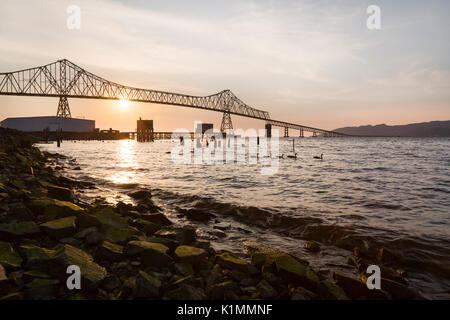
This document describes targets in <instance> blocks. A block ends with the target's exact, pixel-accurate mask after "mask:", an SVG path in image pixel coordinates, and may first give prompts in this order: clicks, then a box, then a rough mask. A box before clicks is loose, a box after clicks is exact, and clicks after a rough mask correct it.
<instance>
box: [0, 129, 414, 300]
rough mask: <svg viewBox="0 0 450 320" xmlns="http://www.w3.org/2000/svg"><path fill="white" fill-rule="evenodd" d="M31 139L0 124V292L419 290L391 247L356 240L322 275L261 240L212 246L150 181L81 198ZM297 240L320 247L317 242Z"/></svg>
mask: <svg viewBox="0 0 450 320" xmlns="http://www.w3.org/2000/svg"><path fill="white" fill-rule="evenodd" d="M32 143H33V141H32V140H30V139H29V138H27V137H26V136H22V135H21V134H19V133H17V132H14V131H10V130H3V129H1V130H0V163H1V166H0V288H1V289H0V300H9V299H12V300H18V299H38V300H47V299H68V300H69V299H70V300H72V299H76V300H79V299H100V300H117V299H174V300H203V299H235V300H238V299H240V300H243V299H285V300H288V299H292V300H315V299H333V300H346V299H349V298H350V299H413V298H416V297H417V295H415V293H414V292H413V291H412V290H411V289H410V288H409V287H408V282H407V280H405V274H404V273H401V272H396V271H395V270H392V269H390V268H389V264H391V263H392V261H393V260H395V259H397V257H395V256H393V255H392V254H390V253H389V252H388V251H387V250H381V251H379V252H376V254H375V255H370V254H368V255H363V254H361V252H360V251H358V250H355V254H354V257H353V259H354V261H353V259H352V261H353V262H354V265H348V267H349V268H354V269H355V270H354V272H353V273H352V274H344V273H340V272H332V271H331V272H327V273H326V274H328V275H325V273H323V272H319V271H318V270H314V269H313V268H312V267H310V266H309V264H308V262H307V261H305V260H303V259H300V258H299V257H295V256H292V255H290V254H288V253H285V252H281V251H278V250H276V249H274V248H270V247H267V246H265V245H264V244H262V243H253V244H248V245H247V253H248V254H247V256H242V255H239V256H238V255H236V254H235V253H231V252H225V251H221V252H216V251H215V250H214V249H213V248H212V247H211V244H210V242H209V241H204V240H202V239H199V238H198V234H197V230H196V229H195V228H194V227H191V226H178V225H175V224H173V222H172V221H171V219H169V217H168V216H167V215H166V213H165V212H164V210H163V209H162V208H159V207H157V206H156V205H155V204H154V203H153V202H152V199H151V197H152V194H151V191H150V190H144V189H138V190H135V191H133V192H130V193H128V196H129V197H130V198H131V199H133V201H135V202H134V204H125V203H123V202H119V203H117V204H116V205H115V206H113V205H109V204H106V203H103V202H101V201H100V202H95V201H93V202H92V203H87V202H85V201H81V200H79V198H78V197H77V192H79V191H81V190H82V188H87V187H89V188H92V187H93V186H92V185H87V184H83V183H82V182H80V181H74V180H71V179H68V178H64V177H62V176H61V175H58V174H57V173H56V172H54V170H53V169H52V168H51V167H50V166H48V165H47V163H48V161H49V159H52V158H56V157H60V155H55V154H49V153H42V152H40V151H39V150H38V149H37V148H34V147H33V146H32ZM80 188H81V190H80ZM182 214H184V215H185V216H186V217H187V219H189V220H193V221H197V222H199V223H211V221H210V220H211V219H212V218H214V215H212V214H210V213H209V212H208V211H205V210H203V209H202V210H193V211H186V212H183V213H182ZM251 214H252V212H250V211H249V215H248V218H249V219H251ZM255 214H260V212H256V213H255ZM230 227H231V226H230V225H229V224H227V223H222V222H220V221H214V229H215V230H216V231H217V233H219V232H220V233H221V234H225V235H226V232H227V230H229V229H230ZM218 236H219V235H218ZM221 236H222V235H221ZM344 240H345V239H344ZM344 240H342V241H344ZM318 242H319V240H318ZM347 245H348V246H349V247H351V244H350V243H349V244H347ZM305 249H306V250H309V251H313V252H315V254H321V248H320V245H319V243H316V242H314V243H311V244H309V245H307V246H305ZM351 249H353V248H351ZM374 262H377V263H386V267H383V268H385V269H383V279H382V290H369V289H368V288H367V286H366V285H365V282H364V281H365V280H364V277H363V276H361V277H359V278H358V277H355V275H354V273H357V274H362V273H363V271H365V270H364V268H365V267H366V266H367V265H369V264H373V263H374ZM71 265H76V266H79V268H80V272H81V289H80V290H69V289H68V288H67V285H66V280H67V277H68V276H69V274H67V267H68V266H71Z"/></svg>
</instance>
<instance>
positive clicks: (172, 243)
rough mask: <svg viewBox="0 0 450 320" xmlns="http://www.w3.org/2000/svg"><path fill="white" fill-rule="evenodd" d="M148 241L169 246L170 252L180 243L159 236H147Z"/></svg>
mask: <svg viewBox="0 0 450 320" xmlns="http://www.w3.org/2000/svg"><path fill="white" fill-rule="evenodd" d="M148 241H150V242H154V243H161V244H163V245H165V246H166V247H168V248H169V251H170V252H174V251H175V249H176V248H177V247H178V246H179V245H180V243H179V242H178V241H176V240H173V239H170V238H161V237H149V238H148Z"/></svg>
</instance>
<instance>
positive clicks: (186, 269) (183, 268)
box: [174, 262, 194, 277]
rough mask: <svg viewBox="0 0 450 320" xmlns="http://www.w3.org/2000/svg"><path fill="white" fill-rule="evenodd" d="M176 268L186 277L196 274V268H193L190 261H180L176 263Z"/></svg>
mask: <svg viewBox="0 0 450 320" xmlns="http://www.w3.org/2000/svg"><path fill="white" fill-rule="evenodd" d="M174 268H175V271H176V272H177V273H178V274H181V275H182V276H184V277H187V276H192V275H194V268H192V265H191V264H189V263H181V262H178V263H175V265H174Z"/></svg>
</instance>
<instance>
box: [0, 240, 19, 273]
mask: <svg viewBox="0 0 450 320" xmlns="http://www.w3.org/2000/svg"><path fill="white" fill-rule="evenodd" d="M0 264H2V265H4V266H5V267H6V268H19V267H20V265H21V264H22V258H21V256H20V255H19V254H18V253H17V252H15V251H14V249H13V247H12V246H11V244H9V243H8V242H3V241H0Z"/></svg>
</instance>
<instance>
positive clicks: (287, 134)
mask: <svg viewBox="0 0 450 320" xmlns="http://www.w3.org/2000/svg"><path fill="white" fill-rule="evenodd" d="M284 137H285V138H289V128H288V127H284Z"/></svg>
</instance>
